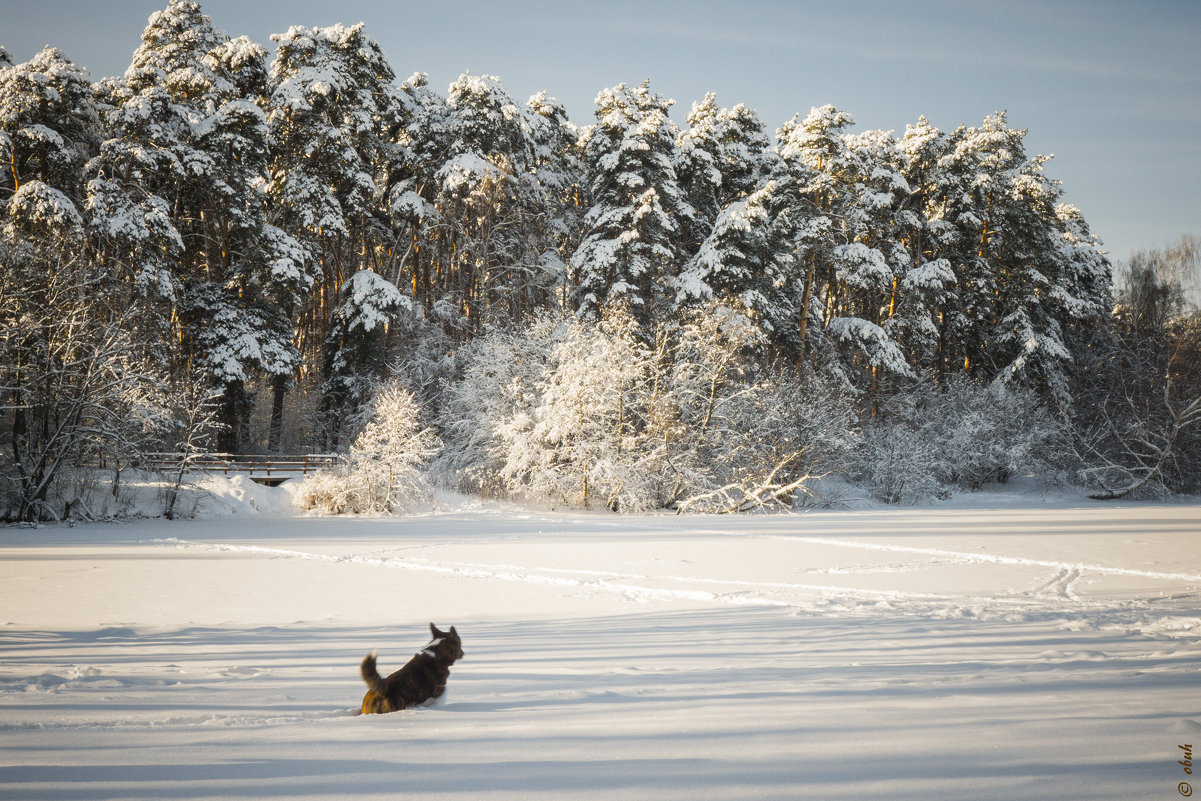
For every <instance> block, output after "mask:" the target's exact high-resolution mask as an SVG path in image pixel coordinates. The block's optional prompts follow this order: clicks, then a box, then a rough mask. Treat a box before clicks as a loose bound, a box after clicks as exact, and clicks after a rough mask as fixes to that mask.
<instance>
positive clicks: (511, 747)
mask: <svg viewBox="0 0 1201 801" xmlns="http://www.w3.org/2000/svg"><path fill="white" fill-rule="evenodd" d="M292 484H293V482H288V483H287V484H284V485H283V486H282V487H280V488H278V489H269V488H264V487H259V486H258V485H255V484H251V483H250V482H248V481H246V480H245V479H237V480H234V481H225V480H223V479H210V480H209V486H210V489H212V490H213V491H214V497H213V498H212V499H210V501H209V503H210V505H209V506H208V507H206V509H207V511H204V512H203V517H204V519H199V520H194V521H179V522H175V523H170V522H166V521H162V520H142V521H137V522H132V523H125V524H111V523H109V524H88V525H80V526H75V527H67V526H49V527H43V528H39V529H27V528H6V529H0V753H3V754H4V757H3V759H2V760H0V796H3V797H4V798H12V799H19V798H39V799H67V798H88V799H111V798H156V799H169V798H229V799H235V798H236V799H245V798H267V797H286V798H294V799H311V798H326V797H340V798H426V797H430V796H435V795H436V796H437V797H445V798H472V799H509V798H522V799H528V798H546V799H562V798H588V799H609V798H613V799H617V798H620V799H630V798H635V799H640V798H655V799H676V798H679V799H746V798H755V799H761V798H763V799H767V798H780V799H862V798H889V799H922V800H923V801H929V800H930V799H962V798H967V797H970V798H972V799H998V800H1001V799H1004V801H1012V800H1013V799H1022V798H1038V799H1080V798H1090V799H1131V798H1143V797H1147V798H1159V797H1168V796H1171V795H1172V793H1173V792H1175V785H1176V783H1177V782H1178V781H1180V780H1183V779H1185V778H1187V777H1185V776H1183V775H1181V774H1180V772H1179V771H1180V769H1179V766H1177V765H1176V760H1177V759H1178V756H1177V753H1178V748H1177V746H1178V744H1179V743H1186V742H1187V743H1191V742H1192V740H1191V737H1192V735H1193V734H1194V733H1195V732H1197V731H1199V730H1201V699H1199V698H1198V696H1197V695H1196V675H1197V667H1198V659H1199V657H1201V607H1199V604H1198V600H1199V598H1201V594H1199V593H1201V550H1199V549H1197V547H1196V535H1197V534H1198V532H1201V505H1199V504H1196V503H1181V504H1126V505H1105V504H1097V503H1089V502H1086V501H1082V500H1080V499H1078V498H1077V497H1075V496H1073V495H1072V494H1070V493H1067V492H1062V493H1058V494H1057V493H1046V492H1044V493H1042V494H1038V493H1035V492H1031V491H1028V490H1027V491H1017V492H1015V491H1005V492H993V493H981V494H974V495H962V496H956V497H955V498H954V499H952V500H951V501H949V502H946V503H943V504H939V505H934V506H929V507H925V508H908V509H895V508H889V509H883V508H876V507H870V506H869V507H867V508H859V509H855V510H840V511H815V512H810V513H807V514H790V515H746V516H711V517H695V516H669V515H648V516H623V517H619V516H615V515H610V514H602V513H586V512H575V513H561V512H555V511H550V510H539V509H528V508H521V507H516V506H510V505H506V504H501V503H494V502H484V501H480V500H477V499H468V498H462V497H457V496H444V497H442V498H441V499H440V501H439V504H438V505H437V507H436V508H434V509H431V510H427V511H426V512H424V513H421V514H417V515H413V516H409V517H398V518H337V519H334V518H320V517H301V516H296V515H294V514H293V513H291V512H289V511H288V503H289V499H290V497H291V495H292V494H293V493H294V492H295V486H290V485H292ZM217 510H223V511H222V513H221V514H220V515H218V514H216V512H217ZM431 621H432V622H435V623H437V624H438V625H439V626H440V627H443V628H445V627H447V626H449V625H452V624H453V625H455V626H456V627H457V630H458V631H459V632H460V634H461V635H462V637H463V648H464V651H465V653H466V656H465V658H464V660H462V661H461V662H459V663H458V664H456V665H455V667H454V668H453V669H452V672H451V678H450V685H449V693H448V696H449V697H448V699H447V701H446V703H445V704H443V705H441V706H439V707H434V708H422V709H415V710H407V711H404V712H399V713H394V714H390V715H379V716H367V717H357V716H354V715H353V714H352V713H353V711H354V710H355V709H357V706H358V703H359V700H360V699H361V697H362V693H363V692H364V690H365V688H364V686H363V684H362V682H361V680H360V679H359V677H358V663H359V661H360V660H361V659H362V657H363V656H364V655H365V654H367V653H368V652H370V651H372V650H375V649H378V650H379V651H380V652H381V670H383V671H390V670H394V669H396V668H397V667H399V666H400V665H401V664H403V662H404V661H405V660H406V659H408V657H409V655H411V654H412V653H413V651H414V649H416V648H420V647H421V646H422V645H423V644H424V643H426V642H427V641H428V636H429V634H428V623H429V622H431Z"/></svg>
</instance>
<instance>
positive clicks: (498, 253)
mask: <svg viewBox="0 0 1201 801" xmlns="http://www.w3.org/2000/svg"><path fill="white" fill-rule="evenodd" d="M445 126H446V127H445V130H446V134H447V137H448V139H449V140H450V145H449V147H448V148H447V150H446V153H445V157H446V160H445V162H444V163H443V164H442V165H441V167H440V168H439V169H438V171H437V174H436V175H437V180H438V185H439V191H438V196H437V204H438V210H439V220H440V228H441V230H440V231H439V234H440V240H441V241H440V242H439V245H440V247H441V249H442V262H443V269H444V270H445V271H446V272H447V273H448V274H449V276H450V279H449V282H448V283H449V286H448V287H447V288H448V289H449V291H450V298H449V299H450V300H452V301H453V302H454V303H455V304H456V305H457V306H458V307H459V310H460V311H461V313H462V318H463V320H464V323H465V326H466V331H464V333H478V332H479V331H480V330H482V327H483V326H485V325H487V324H488V323H489V322H492V321H496V322H499V323H501V324H504V323H506V322H511V321H514V320H519V319H522V318H523V317H524V316H525V315H527V314H528V313H529V312H530V311H531V310H532V309H536V308H540V307H545V306H546V304H547V302H548V300H549V299H550V298H551V297H553V295H554V292H555V290H556V289H557V288H558V287H559V286H560V285H561V284H562V282H563V280H564V276H563V273H562V271H561V270H560V269H556V267H557V266H558V264H559V260H558V259H557V258H556V259H554V260H551V261H549V262H548V261H546V260H544V258H543V256H544V255H545V253H546V250H547V244H548V243H549V242H550V241H551V237H550V228H549V224H548V223H549V219H548V217H549V215H548V213H547V212H548V209H547V207H546V202H547V195H546V193H545V191H544V190H543V189H542V188H541V187H540V186H539V183H538V176H537V174H536V170H537V159H538V153H537V144H536V142H535V141H534V139H533V136H532V130H531V126H530V124H529V121H528V115H527V112H526V111H525V110H524V109H522V108H521V107H519V106H518V105H517V103H516V102H514V100H513V99H512V97H510V96H509V94H508V92H507V91H506V90H505V88H504V85H503V84H502V83H501V82H500V79H499V78H496V77H495V76H491V75H471V74H469V73H468V74H464V75H461V76H460V77H459V79H458V80H456V81H455V82H454V83H453V84H451V86H450V90H449V93H448V96H447V102H446V116H445ZM548 268H549V269H548Z"/></svg>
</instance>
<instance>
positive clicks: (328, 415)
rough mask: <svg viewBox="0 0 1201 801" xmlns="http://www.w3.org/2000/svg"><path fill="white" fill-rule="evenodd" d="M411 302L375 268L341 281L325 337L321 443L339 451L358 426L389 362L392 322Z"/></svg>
mask: <svg viewBox="0 0 1201 801" xmlns="http://www.w3.org/2000/svg"><path fill="white" fill-rule="evenodd" d="M411 308H412V301H411V300H410V299H409V298H408V297H407V296H405V295H403V294H401V292H400V290H398V289H397V288H396V286H395V285H393V284H392V283H391V282H389V281H387V280H386V279H384V278H382V277H380V276H379V275H377V274H376V273H375V272H373V271H371V270H359V271H358V272H357V273H355V274H354V275H352V276H351V277H350V279H349V280H347V281H346V282H345V283H344V284H343V285H342V288H341V290H340V291H339V295H338V305H337V306H335V307H334V309H333V313H332V314H331V320H330V326H329V334H328V335H327V336H326V340H325V362H324V365H323V366H324V370H323V373H324V375H325V381H324V383H323V384H322V386H321V409H320V425H321V432H322V437H323V440H324V442H323V447H324V448H325V449H326V450H330V451H334V450H337V448H338V446H339V443H341V442H343V441H345V440H344V438H343V435H344V434H345V433H346V431H348V430H349V431H351V432H353V431H355V430H357V429H358V427H359V425H360V423H361V419H360V417H361V414H362V413H363V411H364V408H365V404H366V403H367V402H368V401H369V400H370V398H371V393H372V392H373V391H374V389H375V387H376V385H377V384H378V382H379V380H380V379H379V377H380V376H383V375H384V373H385V369H386V367H387V363H388V355H389V354H388V348H387V339H388V332H389V327H390V326H391V325H392V324H393V323H394V322H396V320H397V319H398V318H399V317H400V315H401V314H402V313H403V312H406V311H409V310H411Z"/></svg>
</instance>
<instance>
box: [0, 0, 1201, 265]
mask: <svg viewBox="0 0 1201 801" xmlns="http://www.w3.org/2000/svg"><path fill="white" fill-rule="evenodd" d="M165 4H166V0H161V2H160V1H159V0H91V1H89V0H0V44H2V45H4V46H5V47H7V48H8V50H9V51H10V53H12V55H13V57H14V58H15V59H16V60H18V61H23V60H25V59H27V58H29V57H30V56H31V55H33V53H35V52H36V51H37V50H39V49H40V48H41V47H42V45H44V44H47V43H50V44H54V45H56V46H58V47H60V48H61V49H62V50H63V51H64V52H65V53H66V54H67V56H68V57H70V58H71V59H73V60H74V61H76V62H77V63H79V64H82V65H83V66H86V67H88V68H89V69H90V70H91V71H92V74H93V76H94V77H100V76H103V75H113V74H120V73H121V72H123V71H124V69H125V67H126V66H127V65H128V63H129V57H130V54H131V53H132V52H133V50H134V48H135V47H136V46H137V44H138V38H139V36H140V34H141V31H142V28H143V27H144V25H145V22H146V17H147V16H149V15H150V13H151V12H153V11H154V10H156V9H157V8H160V7H162V6H164V5H165ZM202 6H203V8H204V10H205V12H206V13H207V14H209V16H211V17H212V18H213V21H214V23H215V24H216V26H217V27H218V28H221V29H223V30H225V31H226V32H227V33H229V34H230V35H233V36H237V35H241V34H246V35H248V36H250V37H251V38H253V39H255V40H257V41H260V42H262V43H263V44H265V45H270V42H269V37H270V34H272V33H278V32H281V31H284V30H286V29H287V28H288V27H289V26H290V25H309V26H313V25H329V24H332V23H334V22H344V23H347V24H352V23H355V22H359V21H363V22H366V24H367V28H366V29H367V32H368V34H369V35H370V36H372V37H373V38H374V39H376V40H377V41H378V42H379V43H380V45H381V46H382V47H383V49H384V52H385V53H386V54H387V55H388V58H389V59H390V61H391V62H392V65H393V68H394V69H395V70H396V73H397V75H398V76H399V77H400V78H404V77H407V76H408V75H409V74H411V73H413V72H417V71H421V72H427V73H429V75H430V81H431V83H432V84H433V85H434V86H435V87H436V88H438V89H439V90H440V91H445V88H446V86H447V85H448V84H449V83H450V82H451V81H452V80H454V78H455V77H456V76H458V75H459V74H460V73H461V72H463V71H465V70H470V71H472V72H477V73H491V74H496V75H499V76H500V77H501V79H502V80H504V82H505V85H506V86H507V88H508V89H509V91H510V92H511V93H512V94H513V95H514V97H516V98H517V99H519V100H524V99H525V98H526V97H528V96H529V95H531V94H533V93H534V92H536V91H538V90H540V89H546V90H547V91H549V92H550V93H551V94H552V95H554V96H556V97H558V98H559V99H561V100H562V101H563V102H564V103H565V104H566V106H567V109H568V112H569V113H570V115H571V118H572V119H573V120H574V121H575V122H576V123H577V124H581V125H583V124H587V123H589V122H590V121H591V119H592V116H591V115H592V101H593V98H594V97H595V96H596V93H597V91H598V90H599V89H601V88H603V87H606V86H612V85H614V84H616V83H618V82H620V81H626V82H629V83H637V82H639V81H641V80H643V79H644V78H650V80H651V86H652V88H654V89H655V90H657V91H659V92H661V93H662V94H664V95H667V96H668V97H672V98H675V99H676V101H677V108H676V112H677V113H676V115H675V116H676V117H677V119H678V120H681V121H682V119H683V115H684V114H685V113H687V109H688V108H689V106H690V105H691V103H692V102H693V101H694V100H699V99H700V98H702V97H703V96H704V94H705V92H706V91H714V92H717V96H718V102H719V103H721V104H722V105H733V104H735V103H738V102H745V103H746V104H747V105H749V106H751V107H752V108H755V109H756V110H757V111H758V112H759V113H760V116H761V117H762V118H763V121H764V122H765V123H766V124H767V126H768V128H769V129H770V130H773V131H774V129H775V128H776V127H777V126H778V125H779V124H780V123H782V122H783V121H785V120H786V119H788V118H790V117H791V116H792V115H793V114H794V113H797V112H801V113H802V114H803V113H805V112H807V111H808V110H809V108H810V107H811V106H814V105H821V104H823V103H833V104H835V105H837V106H839V107H841V108H843V109H846V110H847V111H850V112H851V113H852V114H853V115H854V116H855V118H856V120H857V121H858V123H859V126H858V128H859V129H861V130H862V129H867V128H885V129H895V130H896V131H897V132H898V133H901V132H903V131H904V129H905V125H906V124H907V123H911V122H913V121H915V120H916V119H917V117H918V115H919V114H925V115H926V116H927V117H928V118H929V119H930V121H931V122H932V123H933V124H935V125H937V126H938V127H940V128H942V129H944V130H950V129H953V128H955V127H956V126H957V125H959V124H960V123H966V124H969V125H973V124H978V123H979V122H980V120H981V119H983V117H984V116H985V115H986V114H989V113H991V112H993V111H997V110H1000V109H1007V110H1008V112H1009V120H1010V122H1011V124H1013V125H1014V126H1017V127H1022V128H1028V129H1029V130H1030V133H1029V135H1028V136H1027V139H1026V142H1027V148H1028V151H1029V153H1030V154H1034V153H1052V154H1054V155H1055V159H1054V160H1053V161H1052V162H1051V163H1050V164H1048V166H1047V172H1048V173H1049V174H1050V175H1051V176H1052V177H1054V178H1057V179H1059V180H1061V181H1063V184H1064V188H1065V189H1066V192H1067V194H1066V199H1067V200H1068V201H1069V202H1071V203H1074V204H1076V205H1077V206H1079V207H1080V208H1081V210H1082V211H1083V212H1084V215H1085V218H1086V219H1087V220H1088V221H1089V223H1090V224H1091V225H1092V227H1093V229H1094V230H1095V231H1096V233H1098V234H1099V235H1100V236H1101V237H1102V239H1103V240H1104V241H1105V246H1106V249H1107V250H1109V251H1110V252H1111V254H1112V256H1113V257H1114V258H1115V259H1124V258H1126V257H1127V256H1128V255H1129V253H1130V251H1132V250H1135V249H1143V248H1150V247H1160V246H1163V245H1166V244H1169V243H1170V242H1172V241H1173V240H1175V239H1176V238H1177V237H1179V236H1180V235H1181V234H1185V233H1192V234H1201V2H1198V1H1197V0H1142V2H1114V1H1113V0H1078V1H1077V0H1006V2H970V1H969V0H928V1H927V2H903V1H902V0H892V2H854V0H848V1H847V2H840V3H816V2H781V1H778V0H776V1H769V0H762V1H756V0H742V1H741V2H718V1H717V0H691V1H690V2H653V1H652V0H641V2H628V1H627V0H620V1H618V2H603V1H601V0H596V1H595V2H590V3H575V2H570V0H553V1H552V0H547V1H545V2H543V1H533V0H531V1H528V2H512V3H506V2H499V0H497V1H496V2H474V1H473V2H450V1H448V2H438V0H423V2H384V1H383V0H340V2H336V3H335V2H316V1H315V0H297V1H296V2H285V0H237V1H235V0H207V2H203V1H202Z"/></svg>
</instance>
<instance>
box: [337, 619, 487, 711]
mask: <svg viewBox="0 0 1201 801" xmlns="http://www.w3.org/2000/svg"><path fill="white" fill-rule="evenodd" d="M430 633H431V634H432V635H433V637H434V639H433V641H432V642H431V643H430V644H429V645H427V646H426V647H425V648H424V649H423V650H422V651H421V652H420V653H418V654H417V655H416V656H414V657H413V658H412V659H410V660H409V662H408V664H406V665H405V666H404V667H402V668H401V669H400V670H398V671H396V672H395V673H393V674H392V675H391V676H388V677H387V678H384V677H382V676H380V674H379V670H378V669H376V666H375V659H376V654H375V652H372V653H370V654H367V656H366V657H364V659H363V663H362V664H361V665H360V666H359V671H360V673H361V674H362V676H363V681H365V682H366V683H367V687H368V689H367V694H366V695H364V696H363V706H362V709H361V712H362V714H365V715H367V714H373V713H382V712H396V711H399V710H401V709H407V708H408V707H411V706H417V705H418V704H424V703H426V702H428V701H432V700H434V699H435V698H438V697H440V696H441V695H442V693H443V692H445V691H446V681H447V679H448V678H449V677H450V666H451V665H453V664H454V663H455V661H456V660H459V659H462V658H463V643H462V640H460V639H459V634H458V632H456V631H455V627H454V626H451V627H450V631H439V630H438V627H437V626H435V625H434V624H433V623H431V624H430Z"/></svg>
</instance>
